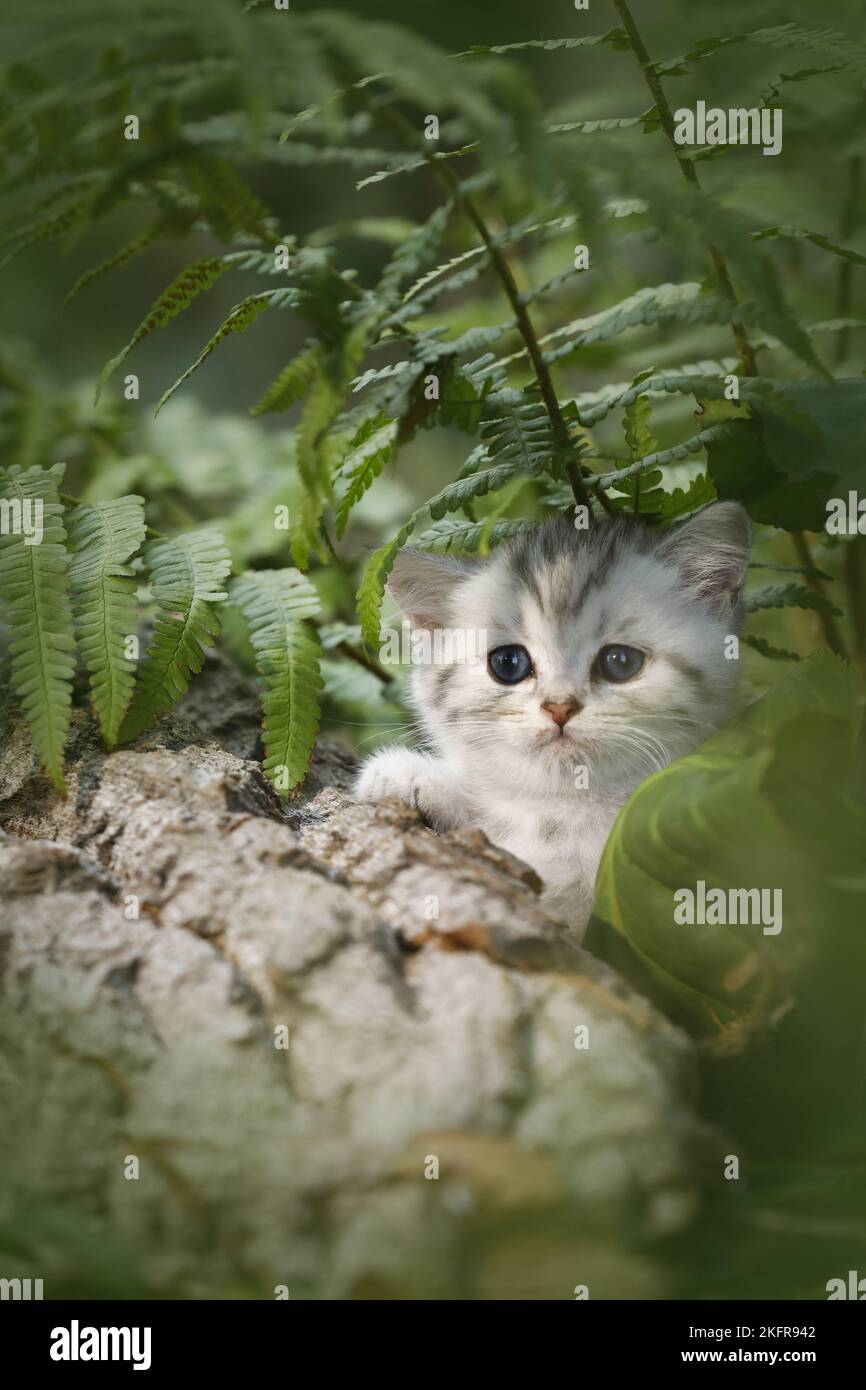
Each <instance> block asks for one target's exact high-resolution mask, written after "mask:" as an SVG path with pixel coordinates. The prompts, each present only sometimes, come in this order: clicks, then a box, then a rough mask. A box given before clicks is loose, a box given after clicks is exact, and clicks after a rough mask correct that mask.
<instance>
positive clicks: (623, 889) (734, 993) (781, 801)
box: [588, 653, 866, 1033]
mask: <svg viewBox="0 0 866 1390" xmlns="http://www.w3.org/2000/svg"><path fill="white" fill-rule="evenodd" d="M863 698H864V690H863V683H862V679H861V678H860V677H859V675H858V674H856V673H855V672H854V670H852V669H851V668H850V667H848V666H846V665H845V663H844V662H842V661H840V660H839V659H838V658H836V657H833V656H831V655H830V654H829V653H821V654H820V655H816V656H812V657H810V658H808V659H807V660H805V661H802V662H800V663H799V664H798V665H797V666H796V668H795V669H794V670H793V671H792V672H791V673H790V674H789V675H787V676H786V677H785V679H784V680H782V681H780V682H779V683H777V684H776V685H775V686H774V687H773V690H772V692H771V693H770V694H769V695H767V696H765V697H764V698H763V699H761V700H759V701H757V702H756V703H755V704H753V705H752V706H751V707H750V708H749V709H748V710H747V711H746V712H745V713H744V714H743V715H741V716H740V717H739V718H738V719H735V720H733V721H732V722H731V723H730V724H729V725H728V726H727V727H725V728H723V729H722V730H721V731H720V732H719V733H717V734H715V735H714V736H713V737H712V738H710V739H708V740H707V742H706V743H705V744H704V745H703V746H702V747H701V748H700V749H699V750H698V751H697V752H695V753H693V754H690V755H689V756H688V757H685V758H681V759H680V760H679V761H678V762H675V763H673V764H672V765H671V766H670V767H668V768H666V769H665V770H664V771H663V772H660V773H658V774H656V775H655V776H654V777H651V778H650V779H649V781H647V782H645V783H644V784H643V785H642V786H641V787H640V788H639V789H638V790H637V791H636V792H635V793H634V794H633V796H632V797H631V798H630V800H629V801H628V802H627V803H626V805H625V807H624V808H623V810H622V812H621V813H620V815H619V817H618V819H617V821H616V824H615V825H614V828H613V831H612V832H611V835H610V837H609V839H608V843H607V846H606V848H605V851H604V855H603V857H602V861H601V865H600V868H599V873H598V879H597V883H596V894H597V896H596V915H595V917H594V920H593V923H592V926H591V929H590V935H589V937H588V941H589V944H590V945H591V947H592V948H593V949H596V950H599V951H601V952H602V953H604V954H606V955H608V957H609V958H610V959H612V960H615V961H617V962H618V963H619V965H620V966H621V967H622V968H623V969H625V970H626V971H627V973H629V974H631V975H632V977H633V978H635V979H640V980H641V981H642V983H643V984H644V985H645V987H647V988H648V989H650V991H651V992H652V993H654V994H655V995H656V996H657V997H658V998H660V999H661V1000H662V1001H663V1002H664V1003H665V1004H666V1005H667V1006H668V1007H669V1008H670V1009H671V1010H672V1011H673V1012H674V1013H675V1014H676V1015H677V1016H679V1017H681V1018H682V1019H683V1020H685V1021H688V1022H689V1023H690V1025H691V1026H693V1027H694V1028H696V1029H697V1030H698V1031H701V1032H708V1033H717V1032H719V1031H720V1030H721V1031H724V1030H726V1029H730V1028H732V1027H734V1025H736V1024H737V1023H738V1022H740V1023H742V1022H743V1021H744V1020H747V1019H748V1020H751V1021H752V1022H758V1021H761V1020H763V1021H764V1022H766V1021H768V1019H769V1018H770V1016H771V1015H772V1012H773V1010H774V1009H776V1008H778V1007H787V1006H788V1005H789V1003H790V996H791V987H792V985H791V981H792V972H795V971H796V970H797V969H798V968H804V967H805V966H807V965H808V960H809V958H810V953H811V952H812V951H813V950H815V949H817V947H818V946H819V945H820V942H819V941H818V939H817V938H818V931H817V927H818V924H819V923H827V922H831V923H834V929H837V930H840V931H853V930H854V928H855V923H858V922H859V924H860V926H861V928H862V912H863V907H864V898H863V894H861V895H860V897H859V900H855V899H854V897H853V896H851V895H850V894H849V896H848V898H847V899H844V894H843V893H841V892H840V891H837V890H835V889H834V888H833V886H832V885H833V883H834V882H835V880H836V879H842V878H844V877H845V876H846V874H847V875H848V876H850V873H851V870H852V867H853V866H854V865H855V864H857V863H858V862H859V860H860V858H862V847H863V844H864V843H866V823H864V814H863V809H862V806H861V807H858V806H857V804H856V802H855V800H854V798H853V795H852V794H851V790H850V789H849V778H850V775H851V767H852V750H853V748H854V744H855V740H856V737H857V735H858V732H859V729H860V725H861V722H862V717H863ZM701 882H702V883H704V884H705V885H706V889H707V890H710V889H722V890H724V891H726V892H727V891H729V890H732V889H734V890H736V889H743V890H749V889H755V888H758V889H765V890H769V891H770V892H773V891H774V890H779V891H780V892H781V895H782V898H781V904H782V916H781V930H780V931H778V932H775V931H773V930H772V929H771V930H770V931H769V932H765V930H764V926H765V925H768V924H767V922H766V919H765V921H764V924H761V923H756V924H751V923H750V922H746V923H740V924H736V925H711V924H704V925H700V924H695V925H684V924H679V923H678V922H677V921H676V920H675V915H674V914H675V909H676V907H677V899H675V896H674V895H675V893H677V892H678V890H683V889H690V890H692V891H694V892H698V891H699V889H698V885H699V883H701ZM843 899H844V901H843Z"/></svg>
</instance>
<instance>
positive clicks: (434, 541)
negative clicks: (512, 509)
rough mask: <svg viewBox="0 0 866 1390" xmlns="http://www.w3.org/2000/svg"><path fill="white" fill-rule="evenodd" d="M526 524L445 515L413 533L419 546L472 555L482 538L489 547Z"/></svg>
mask: <svg viewBox="0 0 866 1390" xmlns="http://www.w3.org/2000/svg"><path fill="white" fill-rule="evenodd" d="M569 496H570V498H571V502H572V504H573V503H574V498H573V496H571V494H569ZM526 525H527V523H526V522H525V521H517V520H514V519H512V518H510V517H506V518H504V519H500V520H497V521H494V522H493V524H492V525H489V523H488V521H468V520H463V521H452V520H451V519H450V518H446V519H445V520H443V521H437V522H436V523H435V525H433V526H431V527H430V528H429V530H427V531H422V532H421V535H420V536H416V537H415V539H414V541H413V544H414V545H416V546H417V547H418V549H419V550H432V551H433V552H434V553H435V554H437V555H449V554H451V552H452V551H457V552H458V554H465V555H473V554H477V553H478V551H479V549H480V547H481V545H482V542H486V544H487V546H488V547H490V548H491V549H492V548H493V547H495V546H497V545H501V544H502V543H503V542H504V541H508V540H511V539H512V538H513V537H514V536H519V535H520V533H521V531H524V530H525V529H526Z"/></svg>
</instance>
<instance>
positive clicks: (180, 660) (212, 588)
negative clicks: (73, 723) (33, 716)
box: [120, 530, 231, 742]
mask: <svg viewBox="0 0 866 1390" xmlns="http://www.w3.org/2000/svg"><path fill="white" fill-rule="evenodd" d="M146 559H147V561H148V564H149V567H150V575H151V591H152V594H153V600H154V602H155V603H156V605H157V607H158V609H159V612H158V614H157V618H156V623H155V625H154V631H153V638H152V640H151V643H150V646H149V647H148V650H147V654H146V656H145V658H144V661H143V662H142V667H141V672H140V674H139V679H138V684H137V686H136V689H135V694H134V696H133V700H132V705H131V707H130V710H129V713H128V714H127V716H126V718H125V719H124V721H123V724H122V726H121V730H120V739H121V740H122V741H124V742H126V741H127V740H129V739H131V738H135V736H136V734H139V733H141V731H142V729H145V728H147V726H148V725H149V724H151V723H152V722H153V720H154V719H156V718H157V716H158V715H160V714H164V713H165V711H166V710H167V709H169V707H170V706H171V704H172V702H173V701H175V700H179V699H180V698H181V696H182V695H183V694H184V693H185V692H186V690H187V687H188V685H189V682H190V679H191V677H192V675H193V674H194V673H195V672H197V671H200V670H201V668H202V664H203V662H204V647H205V646H206V645H207V644H208V643H210V642H212V641H213V639H214V638H215V637H217V636H218V634H219V631H220V620H219V616H218V614H217V610H216V609H215V607H214V604H216V603H219V602H222V600H223V599H225V598H226V592H225V590H224V589H223V588H222V587H221V585H222V582H223V580H224V579H225V578H226V576H227V575H228V574H229V572H230V570H231V560H230V558H229V553H228V550H227V549H226V546H225V542H224V541H223V538H222V536H221V535H220V533H219V531H209V530H205V531H193V532H190V533H189V534H187V535H183V536H174V537H172V538H171V539H170V540H158V541H154V542H153V543H152V544H151V545H150V546H148V548H147V553H146Z"/></svg>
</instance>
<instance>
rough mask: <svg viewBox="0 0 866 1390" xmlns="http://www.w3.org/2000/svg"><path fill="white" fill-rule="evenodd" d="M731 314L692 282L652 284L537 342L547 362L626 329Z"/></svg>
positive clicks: (724, 319)
mask: <svg viewBox="0 0 866 1390" xmlns="http://www.w3.org/2000/svg"><path fill="white" fill-rule="evenodd" d="M733 313H734V308H733V306H732V305H731V302H730V301H729V300H727V299H725V298H723V297H722V296H721V295H717V294H711V293H708V292H707V291H706V290H704V289H703V287H702V286H701V285H699V284H697V283H695V282H686V283H684V284H665V285H652V286H647V287H645V288H644V289H640V290H637V291H636V292H635V293H634V294H631V295H629V296H628V298H627V299H623V300H621V301H620V303H619V304H612V305H611V306H610V307H609V308H607V309H602V310H600V311H599V313H597V314H590V315H589V316H588V317H587V318H583V319H573V320H572V322H571V323H566V324H564V325H563V326H562V327H561V328H556V329H554V330H553V331H552V332H551V333H547V334H545V336H544V337H543V338H542V339H541V340H540V341H541V345H542V347H544V348H549V349H550V350H549V351H547V352H546V353H545V359H546V361H548V362H554V361H556V360H557V359H559V358H561V357H566V356H568V354H569V353H572V352H574V351H576V350H577V349H578V348H581V347H587V346H589V344H590V343H599V342H604V341H606V340H607V339H608V338H613V337H616V336H617V335H618V334H620V333H624V332H626V330H627V329H629V328H636V327H638V326H646V325H649V324H656V323H658V324H661V325H662V326H666V325H667V324H670V323H729V322H730V320H731V318H732V316H733ZM562 338H565V339H566V340H567V341H566V342H565V343H564V344H560V346H558V347H551V346H550V345H551V344H554V343H559V340H560V339H562ZM525 356H526V350H525V348H524V349H521V351H520V352H516V353H513V354H512V355H511V356H510V357H505V358H501V359H500V365H501V366H506V365H509V364H510V363H511V362H515V361H517V360H519V359H520V358H523V357H525Z"/></svg>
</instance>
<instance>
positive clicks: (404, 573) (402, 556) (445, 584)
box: [388, 549, 471, 630]
mask: <svg viewBox="0 0 866 1390" xmlns="http://www.w3.org/2000/svg"><path fill="white" fill-rule="evenodd" d="M470 572H471V570H470V566H469V565H466V564H462V563H461V561H459V560H454V559H452V558H451V556H449V555H432V554H430V553H429V552H427V551H425V550H412V549H407V550H401V551H400V553H399V554H398V556H397V559H396V560H395V561H394V568H393V569H392V571H391V577H390V579H389V580H388V593H389V594H390V595H391V597H392V599H393V600H394V602H395V603H396V605H397V607H398V608H399V609H400V611H401V613H402V614H403V615H404V617H405V618H407V619H408V621H409V623H410V624H411V626H412V627H420V628H428V629H429V630H432V629H434V628H437V627H446V626H447V625H448V620H449V618H448V615H449V606H450V603H449V601H450V598H451V592H452V590H453V589H454V586H455V585H456V584H459V582H460V580H461V579H465V578H466V576H467V575H468V574H469V573H470Z"/></svg>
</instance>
